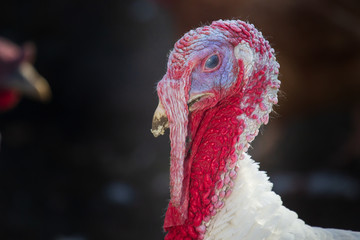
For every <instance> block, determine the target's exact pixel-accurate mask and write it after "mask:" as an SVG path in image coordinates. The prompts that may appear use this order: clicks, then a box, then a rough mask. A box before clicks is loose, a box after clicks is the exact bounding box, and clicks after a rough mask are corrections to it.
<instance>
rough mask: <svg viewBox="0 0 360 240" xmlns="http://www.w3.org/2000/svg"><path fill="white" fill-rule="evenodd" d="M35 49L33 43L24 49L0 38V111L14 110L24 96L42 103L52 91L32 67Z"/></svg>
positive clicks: (26, 45)
mask: <svg viewBox="0 0 360 240" xmlns="http://www.w3.org/2000/svg"><path fill="white" fill-rule="evenodd" d="M34 57H35V47H34V45H33V44H31V43H27V44H25V45H24V46H23V47H22V48H20V47H18V46H17V45H15V44H14V43H12V42H10V41H9V40H7V39H5V38H1V37H0V111H1V112H2V111H7V110H9V109H11V108H13V107H14V106H15V105H16V104H17V103H18V102H19V100H20V98H21V96H22V95H26V96H29V97H32V98H35V99H39V100H42V101H45V100H48V99H49V98H50V96H51V91H50V87H49V84H48V83H47V81H46V80H45V79H44V78H43V77H42V76H40V75H39V73H38V72H37V71H36V70H35V68H34V67H33V66H32V61H33V60H34Z"/></svg>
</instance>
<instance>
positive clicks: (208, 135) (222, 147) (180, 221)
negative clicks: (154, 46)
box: [152, 20, 360, 239]
mask: <svg viewBox="0 0 360 240" xmlns="http://www.w3.org/2000/svg"><path fill="white" fill-rule="evenodd" d="M278 73H279V64H278V63H277V61H276V58H275V55H274V50H273V49H272V48H271V47H270V45H269V43H268V41H266V40H265V39H264V38H263V36H262V34H261V33H260V32H259V31H257V30H256V29H255V27H254V26H253V25H251V24H247V23H245V22H242V21H239V20H238V21H235V20H233V21H222V20H220V21H216V22H213V23H212V24H211V25H210V26H205V27H202V28H198V29H196V30H193V31H190V32H188V33H187V34H185V35H184V37H182V38H181V39H180V40H179V41H178V42H177V43H176V44H175V48H174V50H173V51H172V52H171V53H170V56H169V62H168V70H167V73H166V74H165V76H164V77H163V79H162V80H161V81H160V82H159V83H158V86H157V90H158V95H159V106H158V108H157V110H156V112H155V114H154V119H153V128H152V132H153V133H154V135H155V136H157V135H159V134H162V133H163V132H164V130H165V128H167V127H169V128H170V140H171V158H170V160H171V165H170V195H171V200H170V203H169V207H168V210H167V212H166V215H165V223H164V228H165V230H166V231H168V234H167V236H166V239H332V238H326V237H327V235H326V234H327V233H328V232H325V231H324V232H323V231H322V230H320V229H318V230H316V229H314V228H311V227H309V226H307V225H305V224H304V223H303V222H302V221H301V220H299V219H297V216H296V214H295V213H293V212H291V211H290V210H288V209H286V208H285V207H283V206H282V203H281V200H280V197H278V196H277V195H276V194H275V193H274V192H272V191H271V184H270V183H269V182H268V180H267V177H266V176H265V174H264V173H261V172H259V171H258V168H257V167H256V165H255V164H254V163H253V162H252V160H250V159H249V157H248V155H247V154H246V152H247V150H248V147H249V144H250V142H251V141H252V140H253V139H254V138H255V136H256V135H257V134H258V129H259V127H260V126H261V125H262V124H267V123H268V120H269V113H270V112H271V111H272V106H273V104H276V103H277V92H278V89H279V87H280V81H279V80H278ZM329 234H330V233H329ZM355 235H356V234H355ZM355 235H354V236H355ZM329 236H331V235H329ZM358 238H360V235H358ZM348 239H351V238H348ZM354 239H355V238H354Z"/></svg>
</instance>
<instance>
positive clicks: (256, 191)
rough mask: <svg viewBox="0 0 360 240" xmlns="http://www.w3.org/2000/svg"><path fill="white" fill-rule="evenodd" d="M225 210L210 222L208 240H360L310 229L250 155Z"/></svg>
mask: <svg viewBox="0 0 360 240" xmlns="http://www.w3.org/2000/svg"><path fill="white" fill-rule="evenodd" d="M237 166H238V167H239V171H238V177H237V178H236V180H235V184H234V188H233V192H232V194H231V195H230V196H229V198H227V199H226V202H225V205H224V207H223V208H222V209H221V210H220V211H219V212H218V213H217V214H216V215H215V216H214V217H213V218H212V219H211V220H210V222H208V224H207V226H208V227H207V232H206V235H205V239H207V240H300V239H307V240H315V239H316V240H336V239H338V240H339V239H343V240H345V239H346V240H360V233H359V232H352V231H345V230H337V229H324V228H318V227H310V226H308V225H306V224H305V223H304V221H302V220H301V219H299V218H298V216H297V214H296V213H295V212H293V211H291V210H289V209H287V208H286V207H284V206H283V204H282V201H281V198H280V197H279V196H278V195H277V194H275V192H273V191H272V183H270V182H269V180H268V177H267V175H266V173H265V172H263V171H259V165H258V164H257V163H256V162H254V161H253V160H252V159H251V158H250V156H249V155H247V154H245V158H244V159H243V160H239V161H238V163H237Z"/></svg>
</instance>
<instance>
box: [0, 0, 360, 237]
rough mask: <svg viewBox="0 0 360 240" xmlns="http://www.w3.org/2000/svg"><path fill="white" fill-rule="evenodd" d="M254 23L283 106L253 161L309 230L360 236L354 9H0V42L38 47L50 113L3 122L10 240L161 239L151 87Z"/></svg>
mask: <svg viewBox="0 0 360 240" xmlns="http://www.w3.org/2000/svg"><path fill="white" fill-rule="evenodd" d="M219 18H222V19H237V18H239V19H242V20H247V21H249V22H251V23H254V24H255V26H256V27H257V28H258V29H259V30H261V31H262V32H263V34H264V36H265V37H266V38H267V39H268V40H269V41H270V43H271V44H272V46H273V47H274V48H275V50H276V51H277V58H278V60H279V62H280V65H281V69H280V72H281V75H280V79H281V81H282V86H281V89H282V94H281V97H280V102H279V106H278V107H276V114H273V118H272V119H271V121H270V125H269V126H266V127H264V128H263V129H262V131H261V134H260V135H259V136H258V137H257V139H256V140H255V142H254V143H253V144H252V146H253V149H251V154H252V155H253V157H254V158H255V159H256V160H257V161H260V162H261V169H262V170H265V171H267V172H268V173H269V175H270V179H271V180H272V181H273V182H274V184H275V186H274V189H275V191H276V192H278V193H279V194H280V195H281V196H282V199H283V201H284V204H285V206H287V207H289V208H290V209H292V210H295V211H296V212H297V213H298V214H299V217H301V218H302V219H304V220H305V221H306V222H307V223H308V224H311V225H317V226H322V227H333V228H345V229H352V230H358V231H360V220H359V216H360V174H359V172H360V95H359V94H360V28H359V26H360V3H359V1H357V0H346V1H340V0H318V1H310V0H305V1H304V0H295V1H290V2H289V1H285V0H274V1H266V0H254V1H250V0H223V1H219V0H183V1H175V0H158V1H151V0H135V1H123V0H121V1H120V0H117V1H115V0H104V1H83V0H71V1H70V0H61V1H60V0H54V1H45V0H43V1H40V0H33V1H26V0H11V1H2V2H1V7H0V36H3V37H6V38H9V39H10V40H12V41H14V42H16V43H17V44H23V43H24V42H26V41H33V42H34V43H35V44H36V46H37V60H36V62H35V67H36V68H37V70H38V71H39V72H40V73H41V74H42V75H43V76H44V77H45V78H46V79H47V80H48V82H49V84H50V86H51V88H52V92H53V98H52V101H51V102H50V103H48V104H42V103H38V102H35V101H32V100H29V99H23V100H22V101H21V102H20V104H19V105H18V106H17V108H15V109H13V110H12V111H9V112H6V113H2V114H1V115H0V132H1V134H2V142H1V151H0V238H1V239H16V240H21V239H30V240H32V239H45V240H47V239H53V240H89V239H103V240H113V239H114V240H115V239H162V238H163V236H164V233H163V231H162V221H163V215H164V213H165V209H166V206H167V203H168V197H169V196H168V171H169V169H168V168H169V140H168V138H167V137H162V138H158V139H155V138H153V137H152V135H151V133H150V130H149V129H150V127H151V119H152V114H153V111H154V110H155V107H156V105H157V96H156V92H155V84H156V82H157V81H158V80H160V79H161V77H162V75H163V74H164V73H165V71H166V61H167V59H166V58H167V54H168V52H169V50H170V49H171V48H172V46H173V44H174V42H175V41H176V40H177V39H178V38H179V37H181V35H182V34H184V33H185V32H186V31H188V30H190V29H191V28H194V27H198V26H200V25H202V24H207V23H210V22H211V21H212V20H216V19H219Z"/></svg>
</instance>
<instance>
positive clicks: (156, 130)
mask: <svg viewBox="0 0 360 240" xmlns="http://www.w3.org/2000/svg"><path fill="white" fill-rule="evenodd" d="M168 128H169V121H168V118H167V115H166V112H165V109H164V107H163V105H162V104H161V101H159V105H158V106H157V108H156V110H155V113H154V117H153V121H152V128H151V130H150V131H151V133H152V134H153V135H154V137H158V136H160V135H164V133H165V130H166V129H168Z"/></svg>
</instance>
